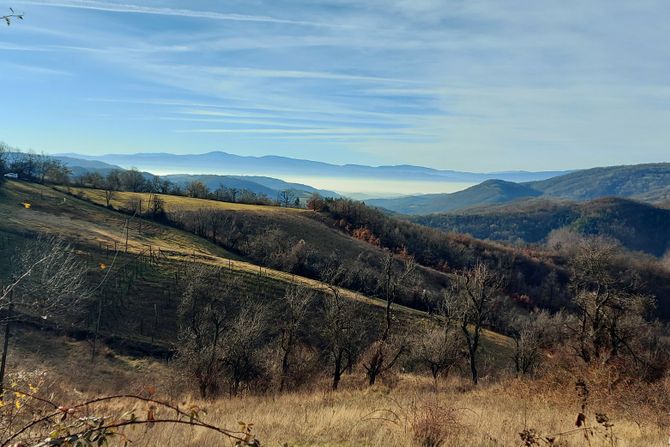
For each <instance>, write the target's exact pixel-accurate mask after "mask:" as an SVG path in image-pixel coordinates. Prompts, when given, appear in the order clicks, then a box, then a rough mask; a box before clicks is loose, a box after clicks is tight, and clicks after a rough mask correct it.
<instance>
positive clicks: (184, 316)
mask: <svg viewBox="0 0 670 447" xmlns="http://www.w3.org/2000/svg"><path fill="white" fill-rule="evenodd" d="M214 275H215V271H214V270H213V268H211V267H208V266H204V265H189V266H188V271H187V274H186V275H185V277H186V278H188V283H187V284H186V286H185V288H184V292H183V294H182V298H181V303H180V306H179V319H180V330H179V345H178V346H177V355H178V361H179V363H180V364H181V366H182V368H183V370H184V371H185V373H186V375H187V377H189V378H191V379H195V381H196V382H197V385H198V390H199V392H200V397H202V398H203V399H204V398H207V397H210V396H211V395H214V394H216V393H217V392H218V389H219V379H220V376H221V374H222V365H221V363H220V362H219V358H220V356H221V353H222V352H223V350H224V348H225V340H224V339H223V334H224V332H225V331H226V329H227V327H226V324H225V322H226V318H228V317H229V315H228V314H229V311H228V306H227V304H226V298H229V295H232V294H233V293H234V284H232V283H230V282H226V283H225V284H224V288H223V290H215V289H214V288H213V287H211V281H213V279H214ZM227 295H228V296H227Z"/></svg>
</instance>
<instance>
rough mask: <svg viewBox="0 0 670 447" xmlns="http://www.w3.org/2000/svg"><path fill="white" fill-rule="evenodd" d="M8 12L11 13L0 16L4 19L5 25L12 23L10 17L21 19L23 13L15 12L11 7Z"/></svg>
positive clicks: (0, 18)
mask: <svg viewBox="0 0 670 447" xmlns="http://www.w3.org/2000/svg"><path fill="white" fill-rule="evenodd" d="M9 12H10V13H11V14H7V15H4V16H0V20H4V21H5V23H6V24H7V26H9V25H11V24H12V19H19V20H23V17H24V14H23V13H20V14H19V13H16V12H15V11H14V9H13V8H9Z"/></svg>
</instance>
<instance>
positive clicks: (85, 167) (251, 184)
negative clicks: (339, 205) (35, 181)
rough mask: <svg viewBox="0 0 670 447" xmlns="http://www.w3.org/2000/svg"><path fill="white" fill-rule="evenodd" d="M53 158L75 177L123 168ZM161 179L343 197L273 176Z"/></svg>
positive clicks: (273, 195)
mask: <svg viewBox="0 0 670 447" xmlns="http://www.w3.org/2000/svg"><path fill="white" fill-rule="evenodd" d="M53 158H55V159H57V160H60V161H62V162H63V163H64V164H65V165H66V166H67V167H68V168H70V170H71V171H72V174H73V175H74V176H75V177H76V176H80V175H82V174H85V173H86V172H93V171H94V172H98V173H99V174H101V175H103V176H104V175H107V174H108V173H109V172H110V171H113V170H115V169H123V168H122V167H120V166H118V165H113V164H109V163H106V162H103V161H99V160H87V159H83V158H76V157H73V156H65V155H55V156H53ZM143 174H144V176H145V177H147V178H151V177H153V174H152V173H150V172H147V171H143ZM161 178H165V179H168V180H170V181H171V182H173V183H176V184H179V185H185V184H187V183H190V182H193V181H200V182H202V183H204V184H205V185H206V186H207V187H208V188H209V189H210V190H212V191H213V190H215V189H217V188H219V187H226V188H236V189H239V190H241V189H246V190H249V191H251V192H254V193H256V194H265V195H266V196H268V197H269V198H270V199H274V198H276V197H277V194H278V193H279V192H280V191H284V190H291V191H293V192H294V193H295V194H296V195H297V196H298V197H300V198H301V199H306V198H307V197H309V196H310V195H311V194H313V193H318V194H321V195H322V196H324V197H340V195H339V194H337V193H336V192H334V191H328V190H324V189H317V188H314V187H312V186H309V185H304V184H302V183H291V182H285V181H283V180H280V179H276V178H271V177H261V176H236V175H190V174H171V175H164V176H161Z"/></svg>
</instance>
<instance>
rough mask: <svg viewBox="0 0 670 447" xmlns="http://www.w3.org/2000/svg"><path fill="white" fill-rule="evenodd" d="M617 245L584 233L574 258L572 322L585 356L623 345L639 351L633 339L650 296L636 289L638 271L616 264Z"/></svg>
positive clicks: (610, 353) (577, 348)
mask: <svg viewBox="0 0 670 447" xmlns="http://www.w3.org/2000/svg"><path fill="white" fill-rule="evenodd" d="M618 250H619V247H618V245H617V244H615V243H614V242H611V241H608V240H606V239H603V238H598V237H591V238H584V239H583V240H582V241H581V242H580V244H579V246H578V251H577V254H576V255H575V257H574V258H573V259H572V282H571V285H570V287H571V290H572V293H573V297H574V298H573V303H574V304H575V306H576V307H577V310H578V311H577V316H578V323H577V324H575V325H573V326H571V329H572V332H573V334H574V337H575V342H576V343H575V345H574V346H573V347H574V349H575V351H576V353H577V355H578V356H579V357H581V358H582V359H583V360H584V361H585V362H590V361H592V360H594V359H601V358H602V357H603V356H607V357H616V356H618V355H619V354H621V353H622V351H626V352H627V353H628V354H630V355H632V356H633V357H637V353H636V352H635V350H634V349H632V348H631V339H632V338H634V337H635V335H636V333H637V332H638V329H640V328H641V327H642V326H643V325H644V324H645V321H644V316H645V315H646V314H647V313H648V311H649V309H651V308H653V305H654V301H653V299H652V298H651V297H649V296H647V295H645V294H642V293H639V292H638V289H639V284H638V283H639V279H638V278H637V276H636V275H634V274H631V273H630V272H626V271H621V270H620V269H618V268H616V266H615V262H616V256H617V253H618ZM636 327H637V329H636Z"/></svg>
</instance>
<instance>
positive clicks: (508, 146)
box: [0, 0, 670, 172]
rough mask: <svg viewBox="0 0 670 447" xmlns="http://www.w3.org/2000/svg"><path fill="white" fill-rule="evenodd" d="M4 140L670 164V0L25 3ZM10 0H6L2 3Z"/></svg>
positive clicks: (90, 150) (387, 157)
mask: <svg viewBox="0 0 670 447" xmlns="http://www.w3.org/2000/svg"><path fill="white" fill-rule="evenodd" d="M10 6H12V7H14V9H17V10H19V11H21V12H24V13H25V14H26V18H25V20H24V21H22V22H20V23H15V24H13V25H12V26H11V27H3V28H2V29H1V30H0V53H1V54H2V57H1V58H0V80H2V81H3V104H4V105H10V106H9V107H7V106H5V107H2V108H1V109H0V139H2V140H4V141H6V142H7V143H9V144H11V145H15V146H18V147H21V148H23V149H28V148H33V149H35V150H38V151H45V152H47V153H59V152H78V153H84V154H88V155H99V154H105V153H119V152H123V153H133V152H171V153H203V152H208V151H212V150H224V151H227V152H232V153H236V154H240V155H267V154H274V155H282V156H287V157H295V158H303V159H310V160H318V161H324V162H329V163H336V164H346V163H355V164H370V165H391V164H414V165H421V166H428V167H434V168H440V169H454V170H463V171H474V172H486V171H489V172H490V171H506V170H532V171H538V170H558V169H574V168H582V167H592V166H602V165H613V164H630V163H643V162H656V161H668V157H667V153H668V146H667V142H668V141H670V138H669V137H670V127H669V126H667V122H669V119H670V57H668V56H670V43H669V42H670V29H669V28H668V27H667V26H666V24H667V23H668V21H669V19H670V3H668V2H664V1H662V0H644V1H636V2H629V1H624V0H613V1H605V0H601V1H592V2H580V1H576V0H569V1H565V2H553V1H542V2H538V1H531V0H524V1H519V0H513V1H510V2H504V3H501V2H495V1H493V0H474V1H468V2H464V1H456V0H444V1H439V0H361V1H356V2H354V1H351V0H329V1H327V2H323V1H320V2H312V1H306V0H282V1H260V0H259V1H254V2H247V1H239V0H237V1H231V2H226V3H225V5H223V4H220V3H217V2H211V1H203V0H194V1H189V2H184V1H181V2H178V1H171V0H152V1H144V2H140V1H139V0H137V1H136V2H134V3H132V0H124V1H112V0H82V1H74V0H14V1H12V2H11V4H6V8H9V7H10ZM2 7H5V5H0V8H2Z"/></svg>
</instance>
